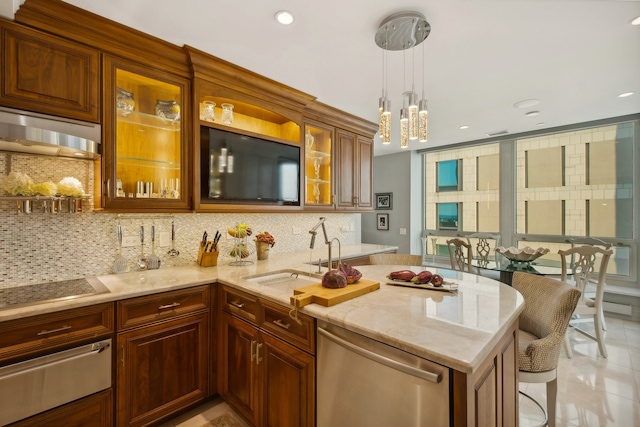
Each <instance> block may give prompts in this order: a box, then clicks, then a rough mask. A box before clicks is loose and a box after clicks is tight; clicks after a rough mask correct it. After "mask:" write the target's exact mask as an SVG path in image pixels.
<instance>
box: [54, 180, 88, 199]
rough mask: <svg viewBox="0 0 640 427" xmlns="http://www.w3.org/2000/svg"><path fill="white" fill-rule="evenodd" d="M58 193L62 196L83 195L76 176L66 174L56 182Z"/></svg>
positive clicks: (80, 184)
mask: <svg viewBox="0 0 640 427" xmlns="http://www.w3.org/2000/svg"><path fill="white" fill-rule="evenodd" d="M58 193H60V194H61V195H63V196H71V197H80V196H83V195H84V189H83V188H82V183H81V182H80V181H79V180H78V179H77V178H74V177H72V176H67V177H65V178H62V179H61V180H60V182H59V183H58Z"/></svg>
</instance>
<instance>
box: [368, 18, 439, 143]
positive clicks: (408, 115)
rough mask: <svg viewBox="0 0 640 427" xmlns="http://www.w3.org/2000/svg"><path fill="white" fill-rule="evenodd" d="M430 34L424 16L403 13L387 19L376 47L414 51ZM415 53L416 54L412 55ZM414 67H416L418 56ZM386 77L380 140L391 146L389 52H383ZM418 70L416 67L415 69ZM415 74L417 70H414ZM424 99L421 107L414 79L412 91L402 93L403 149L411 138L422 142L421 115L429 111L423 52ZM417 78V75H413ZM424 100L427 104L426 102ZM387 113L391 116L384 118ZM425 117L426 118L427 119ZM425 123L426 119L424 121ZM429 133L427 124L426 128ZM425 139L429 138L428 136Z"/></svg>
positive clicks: (380, 108) (379, 101)
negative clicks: (387, 86) (425, 87)
mask: <svg viewBox="0 0 640 427" xmlns="http://www.w3.org/2000/svg"><path fill="white" fill-rule="evenodd" d="M430 32H431V25H429V23H428V22H427V20H426V18H425V17H424V15H423V14H421V13H419V12H400V13H396V14H393V15H391V16H389V17H387V18H385V19H384V20H383V21H382V23H381V24H380V26H379V27H378V30H377V31H376V35H375V42H376V44H377V45H378V46H379V47H380V48H382V49H383V51H387V50H393V51H399V50H402V51H406V50H408V49H413V48H414V47H416V46H417V45H419V44H420V43H422V42H423V41H424V40H425V39H426V38H427V37H428V36H429V33H430ZM412 54H413V52H412ZM413 58H414V60H413V61H412V62H413V65H415V56H414V57H413ZM383 69H384V70H383V75H384V78H383V80H384V84H383V85H384V87H383V91H382V97H381V98H380V99H379V100H378V109H379V112H380V138H381V139H382V143H383V144H389V143H391V130H390V128H391V101H390V100H389V98H388V94H387V89H386V78H387V75H386V74H387V73H386V52H383ZM412 70H415V67H412ZM412 72H413V73H415V71H412ZM422 74H423V95H422V97H423V99H422V101H420V103H419V104H418V96H417V95H416V93H415V89H414V83H415V82H414V78H413V77H412V85H411V91H409V92H404V93H403V98H404V99H403V108H402V109H401V110H400V115H401V117H400V146H401V147H402V148H408V147H409V139H412V140H415V139H420V140H421V141H422V129H423V128H421V126H420V123H421V121H420V118H421V116H420V112H421V111H422V110H423V108H422V107H423V104H424V111H425V112H426V101H425V100H424V53H423V70H422ZM414 77H415V76H414ZM423 101H424V102H423ZM385 114H388V115H387V116H386V117H385ZM425 117H426V116H425ZM425 123H426V119H425ZM424 130H425V132H426V125H425V127H424ZM425 140H426V136H425Z"/></svg>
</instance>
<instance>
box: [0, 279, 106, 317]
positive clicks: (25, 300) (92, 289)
mask: <svg viewBox="0 0 640 427" xmlns="http://www.w3.org/2000/svg"><path fill="white" fill-rule="evenodd" d="M107 292H110V291H109V289H108V288H107V287H106V286H104V285H103V284H102V282H100V281H99V280H98V279H96V278H94V277H90V278H86V279H84V278H83V279H72V280H64V281H60V282H47V283H38V284H35V285H24V286H15V287H11V288H3V289H0V310H1V309H3V308H14V307H19V306H26V305H32V304H42V303H45V302H51V301H64V300H70V299H75V298H80V297H85V296H90V295H96V294H102V293H107Z"/></svg>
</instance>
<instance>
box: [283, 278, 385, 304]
mask: <svg viewBox="0 0 640 427" xmlns="http://www.w3.org/2000/svg"><path fill="white" fill-rule="evenodd" d="M376 289H380V282H374V281H373V280H368V279H360V280H358V282H357V283H354V284H351V285H347V287H345V288H338V289H330V288H325V287H324V286H322V284H320V283H318V284H317V285H310V286H305V287H302V288H297V289H294V290H293V296H292V297H291V305H292V306H294V307H298V308H300V307H304V306H305V305H307V304H311V303H316V304H320V305H323V306H325V307H331V306H332V305H336V304H339V303H341V302H344V301H347V300H350V299H352V298H355V297H359V296H360V295H364V294H367V293H369V292H373V291H375V290H376Z"/></svg>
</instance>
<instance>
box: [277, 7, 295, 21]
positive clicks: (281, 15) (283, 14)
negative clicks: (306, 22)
mask: <svg viewBox="0 0 640 427" xmlns="http://www.w3.org/2000/svg"><path fill="white" fill-rule="evenodd" d="M276 20H277V21H278V22H279V23H281V24H282V25H289V24H291V23H292V22H293V13H291V12H289V11H288V10H281V11H280V12H277V13H276Z"/></svg>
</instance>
